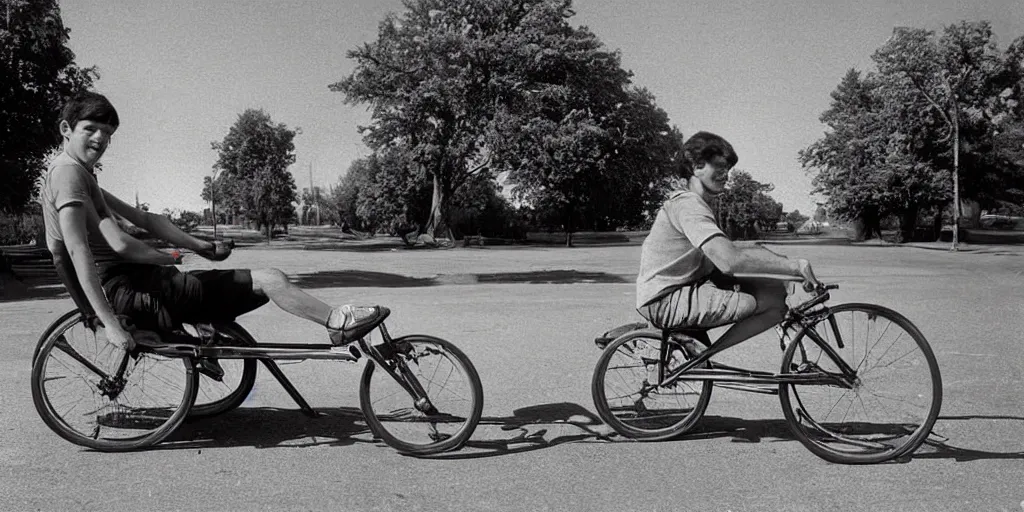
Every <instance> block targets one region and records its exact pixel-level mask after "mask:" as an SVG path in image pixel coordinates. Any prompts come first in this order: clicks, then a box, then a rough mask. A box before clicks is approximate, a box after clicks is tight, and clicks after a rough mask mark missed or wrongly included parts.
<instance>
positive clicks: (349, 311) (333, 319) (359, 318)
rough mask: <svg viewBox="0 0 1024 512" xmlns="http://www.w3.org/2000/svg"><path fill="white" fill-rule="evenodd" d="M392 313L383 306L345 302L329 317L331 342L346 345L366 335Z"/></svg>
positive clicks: (328, 330)
mask: <svg viewBox="0 0 1024 512" xmlns="http://www.w3.org/2000/svg"><path fill="white" fill-rule="evenodd" d="M390 314H391V310H389V309H388V308H385V307H383V306H353V305H351V304H345V305H344V306H339V307H336V308H334V309H333V310H332V311H331V314H330V316H328V317H327V334H328V335H329V336H330V338H331V344H333V345H346V344H348V343H352V342H353V341H355V340H358V339H360V338H362V337H364V336H366V335H367V334H368V333H369V332H370V331H372V330H373V329H374V328H376V327H377V326H378V325H380V323H381V322H383V321H384V319H385V318H387V317H388V315H390Z"/></svg>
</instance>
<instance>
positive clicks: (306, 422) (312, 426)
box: [155, 407, 373, 450]
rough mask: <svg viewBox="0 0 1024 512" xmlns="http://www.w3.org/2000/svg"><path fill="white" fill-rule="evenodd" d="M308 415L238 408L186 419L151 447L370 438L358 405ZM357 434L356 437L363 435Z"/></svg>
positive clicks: (340, 442)
mask: <svg viewBox="0 0 1024 512" xmlns="http://www.w3.org/2000/svg"><path fill="white" fill-rule="evenodd" d="M316 411H317V413H318V415H317V417H315V418H311V417H309V416H306V415H305V414H303V413H302V411H300V410H299V409H282V408H277V407H239V408H238V409H235V410H233V411H231V412H227V413H224V414H222V415H219V416H214V417H210V418H196V419H188V420H186V421H185V423H183V424H182V425H181V426H179V427H178V428H177V429H176V430H175V431H174V433H172V434H171V435H170V436H168V437H167V439H165V440H164V441H163V442H162V443H160V444H159V445H157V446H156V447H155V448H156V449H168V450H174V449H202V448H232V447H238V446H248V447H253V448H277V447H288V448H308V447H313V446H351V445H354V444H356V443H372V442H373V439H372V437H371V435H370V429H369V427H368V426H367V425H366V421H365V420H364V418H363V413H362V411H360V410H359V408H358V407H333V408H317V409H316ZM364 434H365V436H364V437H365V438H360V437H357V436H363V435H364Z"/></svg>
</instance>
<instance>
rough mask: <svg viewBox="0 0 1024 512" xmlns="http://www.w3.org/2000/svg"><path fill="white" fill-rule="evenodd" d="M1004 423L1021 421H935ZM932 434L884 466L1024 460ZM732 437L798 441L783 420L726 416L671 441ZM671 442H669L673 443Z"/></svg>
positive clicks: (952, 418) (951, 418)
mask: <svg viewBox="0 0 1024 512" xmlns="http://www.w3.org/2000/svg"><path fill="white" fill-rule="evenodd" d="M972 419H1003V420H1015V421H1024V417H1017V416H939V417H938V421H943V420H945V421H955V420H972ZM934 430H935V429H933V433H932V434H931V435H930V436H929V437H928V438H927V439H925V442H924V444H923V445H922V446H921V447H919V448H918V449H917V450H916V451H915V452H914V453H912V454H909V455H905V456H903V457H900V458H898V459H895V460H892V461H888V462H886V463H887V464H900V463H907V462H910V461H911V460H913V459H954V460H955V461H956V462H971V461H977V460H1007V459H1009V460H1024V451H1017V452H994V451H985V450H978V449H973V448H967V447H961V446H955V445H953V444H950V443H949V439H946V438H944V437H942V436H941V435H939V434H936V433H934ZM724 437H731V438H732V440H733V442H745V443H760V442H764V441H767V442H779V441H797V438H796V437H795V436H794V435H793V433H792V431H791V430H790V428H789V425H788V424H787V423H786V421H785V420H782V419H776V420H747V419H743V418H733V417H727V416H704V417H703V418H701V420H700V422H699V423H698V424H697V425H696V427H695V428H694V430H692V431H691V432H689V433H687V434H685V435H683V436H682V437H679V438H677V439H675V440H673V441H675V442H682V441H691V440H697V439H714V438H724ZM673 441H670V442H673Z"/></svg>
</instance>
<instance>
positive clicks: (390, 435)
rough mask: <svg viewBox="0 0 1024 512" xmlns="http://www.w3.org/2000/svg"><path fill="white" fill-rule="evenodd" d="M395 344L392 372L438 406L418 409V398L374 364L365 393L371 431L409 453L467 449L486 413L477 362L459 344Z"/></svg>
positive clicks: (424, 340)
mask: <svg viewBox="0 0 1024 512" xmlns="http://www.w3.org/2000/svg"><path fill="white" fill-rule="evenodd" d="M393 345H394V348H395V356H394V357H392V358H391V359H389V360H388V361H386V362H387V364H388V366H389V368H390V369H392V370H393V371H395V372H396V373H398V374H401V375H407V376H411V377H412V378H414V379H415V381H416V382H418V384H419V386H421V387H422V389H423V390H424V391H425V392H426V395H427V397H428V398H429V401H430V404H431V405H432V406H433V408H432V409H430V408H427V409H426V410H424V408H423V404H420V407H417V404H416V402H415V400H414V399H413V397H412V395H411V394H410V393H409V392H408V391H407V390H406V389H405V388H404V387H403V386H402V385H401V384H399V382H398V381H397V380H396V379H395V378H393V377H392V376H391V374H390V373H389V372H388V371H387V370H386V369H385V368H381V367H378V366H377V364H376V363H374V362H372V361H371V362H369V363H367V365H366V369H365V370H364V371H363V378H362V385H361V386H360V389H359V398H360V400H359V403H360V406H361V408H362V410H363V414H364V415H365V417H366V421H367V423H368V424H369V426H370V428H371V430H372V431H373V432H374V434H376V435H377V436H378V437H380V438H381V439H382V440H383V441H384V442H386V443H387V444H388V445H390V446H391V447H393V448H395V449H396V450H398V451H401V452H403V453H409V454H418V455H426V454H431V453H440V452H444V451H448V450H454V449H456V448H458V447H460V446H462V445H463V444H464V443H465V442H466V441H467V440H468V439H469V437H470V436H471V435H472V433H473V430H474V429H475V428H476V425H477V423H479V421H480V414H481V413H482V411H483V388H482V386H481V384H480V377H479V376H478V375H477V372H476V369H475V368H474V367H473V364H472V363H471V362H470V361H469V359H468V358H467V357H466V355H465V354H463V353H462V352H461V351H460V350H459V349H457V348H455V346H454V345H452V344H451V343H449V342H447V341H445V340H442V339H439V338H434V337H432V336H420V335H414V336H405V337H402V338H398V339H396V340H394V341H393ZM403 366H404V368H405V369H404V370H403Z"/></svg>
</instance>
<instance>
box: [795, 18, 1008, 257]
mask: <svg viewBox="0 0 1024 512" xmlns="http://www.w3.org/2000/svg"><path fill="white" fill-rule="evenodd" d="M1015 48H1016V46H1013V45H1011V50H1010V51H1008V52H1007V54H1006V55H1005V56H1004V55H1000V54H999V52H998V51H997V50H996V48H995V44H994V42H993V38H992V33H991V29H990V28H989V26H988V24H987V23H985V22H979V23H966V22H963V23H959V24H954V25H950V26H948V27H946V28H945V30H944V32H943V35H942V37H940V38H937V39H936V38H935V37H934V34H933V33H932V32H930V31H926V30H921V29H911V28H899V29H896V30H895V31H894V33H893V36H892V37H891V38H890V39H889V41H887V42H886V43H885V44H884V45H883V46H882V47H881V48H879V49H878V50H877V51H876V52H875V53H874V55H873V56H872V58H873V60H874V62H875V63H876V65H877V68H878V71H877V72H873V73H869V74H867V75H865V76H864V77H863V78H862V77H861V74H860V73H859V72H857V71H855V70H850V71H849V72H848V73H847V75H846V76H845V77H844V78H843V80H842V82H841V83H840V84H839V87H838V88H837V89H836V91H834V92H833V93H832V99H833V101H832V104H831V106H830V108H829V109H828V110H826V111H825V113H823V114H822V117H821V120H822V122H823V123H825V124H826V125H828V127H829V129H830V130H829V131H828V132H826V134H825V136H824V137H823V138H822V139H819V140H818V141H816V142H814V143H813V144H811V145H810V146H809V147H808V148H806V149H804V150H803V151H801V154H800V158H801V161H802V163H803V164H804V166H805V167H806V168H808V169H810V170H813V171H816V172H817V175H816V176H815V177H814V181H813V183H814V185H815V190H814V192H816V193H823V194H825V195H826V196H828V208H829V211H830V212H831V213H832V214H834V215H836V216H837V217H838V218H843V219H848V220H856V221H857V222H856V223H855V227H856V228H857V235H856V236H857V238H858V239H862V238H864V237H870V236H871V235H872V234H873V233H875V232H878V231H879V226H880V221H881V219H882V218H883V217H886V216H890V215H891V216H896V217H897V218H899V221H900V232H899V240H908V239H910V237H911V236H913V233H914V229H915V227H916V223H917V219H918V216H919V213H920V212H921V211H927V210H929V209H930V210H932V211H935V212H936V217H935V218H936V224H937V225H939V224H940V223H941V214H942V207H943V206H944V205H946V204H949V203H950V202H952V204H953V206H954V208H953V212H954V220H955V221H956V222H955V224H957V225H959V219H958V218H959V215H960V214H959V209H960V206H961V196H963V197H966V198H970V199H973V200H975V201H979V202H980V204H981V205H993V204H998V203H1000V202H1002V201H1005V200H1014V198H1017V197H1020V194H1019V191H1020V190H1021V188H1024V187H1022V186H1021V173H1020V170H1019V169H1020V168H1019V166H1015V165H1012V164H1009V163H1008V162H1012V159H1010V158H1006V156H1005V155H1003V154H1001V153H1000V152H999V150H998V147H999V144H998V143H997V139H998V138H999V137H1000V135H999V134H1000V133H1003V134H1004V135H1003V136H1004V137H1005V136H1006V135H1005V134H1006V128H1004V126H1008V125H1012V123H1013V120H1014V119H1016V118H1017V114H1015V112H1014V107H1015V106H1016V97H1017V95H1018V94H1019V93H1020V88H1019V87H1016V88H1015V86H1014V84H1019V83H1020V76H1021V69H1020V66H1019V64H1018V65H1016V67H1015V66H1014V65H1013V62H1014V59H1013V58H1012V55H1014V53H1013V52H1015V51H1017V50H1015ZM1017 62H1019V60H1018V61H1017ZM975 211H980V210H979V209H978V208H975ZM955 231H956V230H954V245H953V247H954V248H955V247H956V244H957V238H956V237H957V233H956V232H955Z"/></svg>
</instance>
